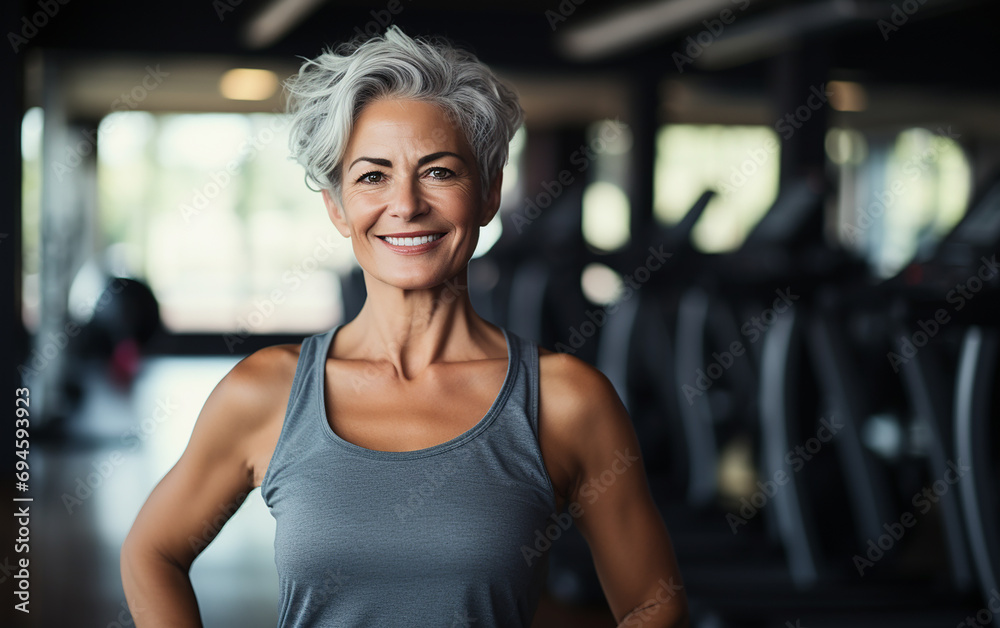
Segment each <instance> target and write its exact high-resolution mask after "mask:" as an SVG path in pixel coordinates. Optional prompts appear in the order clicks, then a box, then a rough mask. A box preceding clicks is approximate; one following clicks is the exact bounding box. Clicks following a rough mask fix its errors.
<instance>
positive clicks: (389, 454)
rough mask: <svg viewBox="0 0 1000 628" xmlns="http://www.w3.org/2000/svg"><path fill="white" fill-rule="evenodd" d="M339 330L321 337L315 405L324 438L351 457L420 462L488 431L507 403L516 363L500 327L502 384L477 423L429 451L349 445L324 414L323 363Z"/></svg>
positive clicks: (324, 367) (509, 344)
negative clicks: (504, 367) (503, 362)
mask: <svg viewBox="0 0 1000 628" xmlns="http://www.w3.org/2000/svg"><path fill="white" fill-rule="evenodd" d="M341 327H343V324H340V325H337V326H336V327H334V328H333V329H331V330H330V331H329V332H327V333H326V334H325V336H326V338H325V339H324V340H323V342H322V344H321V349H322V350H321V351H320V352H319V369H318V371H319V372H318V373H317V377H318V378H319V385H318V388H319V394H318V395H317V402H318V404H319V412H318V416H319V417H320V420H321V421H322V423H323V425H322V426H321V427H322V428H323V431H324V432H325V433H326V435H327V437H328V438H329V439H330V440H332V441H333V442H334V443H336V444H337V445H339V446H341V447H343V448H344V449H347V450H348V451H350V452H352V453H354V454H357V455H360V456H364V457H366V458H374V459H377V460H411V459H414V458H423V457H426V456H433V455H436V454H440V453H444V452H446V451H450V450H452V449H454V448H455V447H459V446H460V445H462V444H464V443H466V442H468V441H470V440H472V439H473V438H475V437H476V436H478V435H479V434H480V433H481V432H482V431H483V430H485V429H486V428H487V427H489V425H490V424H491V423H492V422H493V421H494V419H496V417H497V415H498V414H499V413H500V411H501V410H502V409H503V407H504V405H505V404H506V402H507V398H508V397H509V396H510V390H511V387H512V386H513V383H514V375H515V372H516V370H517V363H518V360H517V359H516V358H517V356H516V355H515V352H516V348H515V346H514V342H513V340H512V338H511V335H510V333H508V331H507V329H506V328H504V327H500V330H501V331H503V337H504V342H505V343H506V345H507V371H506V373H505V374H504V380H503V384H502V385H501V386H500V392H498V393H497V396H496V397H495V398H494V399H493V403H492V404H491V405H490V408H489V410H487V411H486V414H485V415H483V417H482V418H481V419H479V421H478V422H477V423H476V424H475V425H473V426H472V427H470V428H469V429H468V430H466V431H465V432H462V433H461V434H459V435H458V436H455V437H454V438H452V439H450V440H447V441H445V442H443V443H438V444H436V445H432V446H430V447H424V448H423V449H411V450H408V451H383V450H381V449H369V448H367V447H362V446H361V445H358V444H356V443H352V442H350V441H348V440H346V439H344V438H342V437H341V436H340V435H339V434H337V432H335V431H334V430H333V427H332V426H331V425H330V417H329V416H327V413H326V360H327V358H328V355H329V353H330V347H331V346H332V345H333V340H334V337H335V336H336V335H337V332H338V331H339V330H340V328H341Z"/></svg>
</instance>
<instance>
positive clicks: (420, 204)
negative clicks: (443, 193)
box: [389, 179, 428, 220]
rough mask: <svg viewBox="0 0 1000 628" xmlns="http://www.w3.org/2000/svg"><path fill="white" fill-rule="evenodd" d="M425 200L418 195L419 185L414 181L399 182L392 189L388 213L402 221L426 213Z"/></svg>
mask: <svg viewBox="0 0 1000 628" xmlns="http://www.w3.org/2000/svg"><path fill="white" fill-rule="evenodd" d="M427 210H428V207H427V203H426V200H425V199H424V198H423V195H422V194H421V193H420V184H419V183H418V182H417V181H416V180H415V179H404V180H402V181H399V182H398V183H397V184H396V185H395V186H394V189H393V193H392V198H391V199H390V201H389V213H390V214H392V215H393V216H396V217H398V218H401V219H403V220H412V219H413V218H414V217H416V216H419V215H421V214H425V213H427Z"/></svg>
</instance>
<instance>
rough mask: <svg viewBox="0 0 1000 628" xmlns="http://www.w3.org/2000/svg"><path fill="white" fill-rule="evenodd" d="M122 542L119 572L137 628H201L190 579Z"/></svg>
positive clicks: (152, 554) (151, 554)
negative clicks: (120, 572)
mask: <svg viewBox="0 0 1000 628" xmlns="http://www.w3.org/2000/svg"><path fill="white" fill-rule="evenodd" d="M136 545H137V544H136V543H134V542H130V541H128V540H126V542H125V544H124V545H122V553H121V571H122V587H123V588H124V589H125V600H126V602H127V603H128V607H129V612H130V613H131V614H132V619H133V620H134V621H135V625H136V627H137V628H161V627H164V628H166V627H167V626H169V627H172V628H180V627H183V628H202V624H201V615H200V613H199V612H198V600H197V598H196V597H195V594H194V588H193V587H192V586H191V579H190V577H189V576H188V573H187V571H186V570H184V569H182V568H181V567H180V565H177V564H176V563H173V562H170V561H169V560H167V559H165V558H164V557H162V556H160V555H158V554H156V553H155V552H153V551H151V550H148V549H144V548H142V547H137V546H136Z"/></svg>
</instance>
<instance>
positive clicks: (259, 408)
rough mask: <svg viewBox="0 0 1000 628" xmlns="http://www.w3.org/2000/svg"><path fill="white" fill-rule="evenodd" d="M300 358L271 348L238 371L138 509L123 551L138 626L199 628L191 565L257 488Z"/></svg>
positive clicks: (288, 349) (294, 350)
mask: <svg viewBox="0 0 1000 628" xmlns="http://www.w3.org/2000/svg"><path fill="white" fill-rule="evenodd" d="M297 357H298V347H297V346H294V345H283V346H279V347H269V348H267V349H263V350H261V351H258V352H256V353H254V354H253V355H251V356H249V357H247V358H246V359H244V360H243V361H241V362H240V363H239V364H237V365H236V366H235V367H233V370H232V371H230V372H229V374H228V375H226V377H225V378H223V380H222V381H221V382H220V383H219V384H218V386H216V388H215V390H214V391H212V394H211V395H210V396H209V398H208V400H207V401H206V402H205V406H204V408H203V409H202V411H201V413H200V414H199V416H198V420H197V422H196V423H195V427H194V430H193V431H192V433H191V439H190V441H189V442H188V445H187V448H186V449H185V450H184V453H183V454H182V455H181V457H180V459H179V460H178V461H177V463H176V464H175V465H174V466H173V468H172V469H170V471H169V472H167V474H166V475H165V476H164V477H163V479H162V480H160V482H159V483H158V484H157V485H156V488H154V489H153V491H152V493H151V494H150V496H149V498H148V499H147V500H146V503H145V504H144V505H143V507H142V509H141V510H140V511H139V514H138V516H137V517H136V520H135V523H134V524H133V526H132V529H131V531H130V532H129V534H128V536H127V537H126V539H125V542H124V543H123V544H122V550H121V571H122V585H123V587H124V589H125V596H126V600H127V602H128V605H129V609H130V611H131V613H132V617H133V619H134V620H135V622H136V625H137V626H139V628H157V627H159V626H171V627H178V626H185V627H187V626H198V627H200V626H201V618H200V615H199V611H198V602H197V599H196V598H195V594H194V589H193V588H192V587H191V580H190V578H189V577H188V572H189V570H190V568H191V563H192V562H193V561H194V559H195V558H196V557H197V556H198V554H199V553H201V551H202V550H204V549H205V547H206V546H207V545H208V544H209V543H211V541H212V539H214V538H215V536H216V535H217V534H218V533H219V530H220V529H221V528H222V526H223V525H224V524H225V522H226V521H228V519H229V518H230V517H231V516H232V514H233V513H234V512H235V511H236V510H237V509H238V508H239V507H240V505H241V504H242V503H243V500H244V499H245V498H246V496H247V494H248V493H249V492H250V491H251V490H253V488H254V487H255V486H257V485H259V481H260V478H261V477H262V475H263V468H264V467H266V464H267V461H268V460H270V455H271V453H272V452H273V450H274V444H275V442H276V441H277V437H278V433H279V431H280V426H281V423H282V421H283V419H284V412H285V408H286V406H287V401H288V396H289V393H290V392H291V384H292V377H293V375H294V373H295V364H296V360H297Z"/></svg>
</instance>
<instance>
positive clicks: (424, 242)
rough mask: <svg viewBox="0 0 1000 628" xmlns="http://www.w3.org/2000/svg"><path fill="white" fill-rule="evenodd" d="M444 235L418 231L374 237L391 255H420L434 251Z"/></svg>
mask: <svg viewBox="0 0 1000 628" xmlns="http://www.w3.org/2000/svg"><path fill="white" fill-rule="evenodd" d="M446 235H448V234H446V233H440V232H438V233H434V232H427V231H418V232H416V233H414V234H411V235H403V234H398V235H395V236H391V235H382V236H376V237H377V238H378V239H379V240H381V241H382V242H383V243H384V244H385V247H386V248H387V249H389V250H390V251H392V252H393V253H398V254H399V255H420V254H422V253H426V252H428V251H432V250H434V249H436V248H437V247H438V245H439V244H441V240H443V239H444V237H445V236H446Z"/></svg>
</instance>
